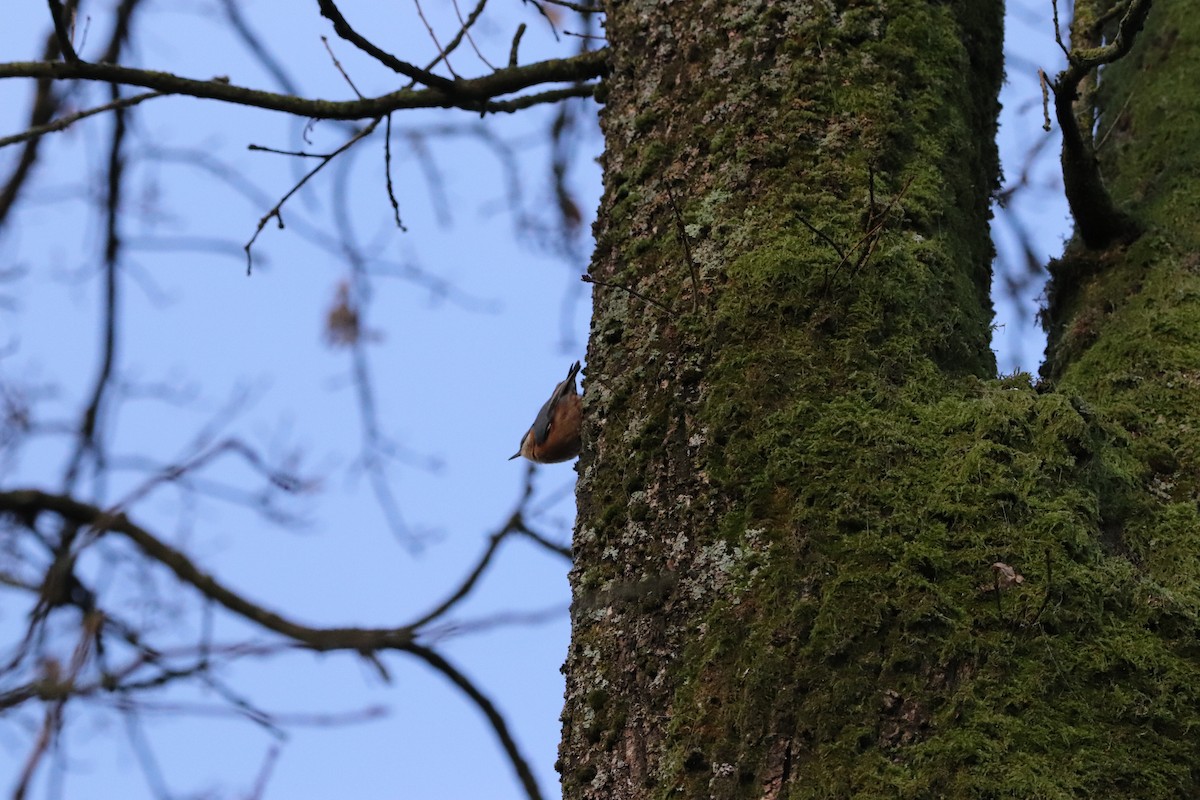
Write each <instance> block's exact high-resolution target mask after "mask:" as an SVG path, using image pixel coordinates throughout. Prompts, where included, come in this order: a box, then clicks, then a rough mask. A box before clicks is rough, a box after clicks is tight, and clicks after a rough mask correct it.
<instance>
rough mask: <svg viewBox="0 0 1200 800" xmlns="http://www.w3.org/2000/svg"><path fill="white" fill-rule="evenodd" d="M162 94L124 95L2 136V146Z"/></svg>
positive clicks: (62, 128)
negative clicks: (109, 101) (43, 123)
mask: <svg viewBox="0 0 1200 800" xmlns="http://www.w3.org/2000/svg"><path fill="white" fill-rule="evenodd" d="M162 96H163V95H162V92H145V93H144V94H135V95H133V96H131V97H122V98H120V99H118V100H114V101H112V102H111V103H105V104H104V105H102V106H96V107H95V108H89V109H85V110H84V111H77V112H75V113H74V114H68V115H67V116H65V117H59V118H58V119H56V120H54V121H53V122H48V123H46V124H45V125H37V126H34V127H32V128H28V129H26V130H24V131H21V132H20V133H14V134H13V135H12V136H5V137H3V138H0V147H8V146H9V145H12V144H19V143H21V142H27V141H29V140H30V139H36V138H37V137H39V136H45V135H46V134H47V133H55V132H57V131H61V130H65V129H67V128H69V127H71V126H72V125H74V124H75V123H76V122H79V120H81V119H87V118H88V117H92V116H95V115H96V114H103V113H104V112H106V111H115V110H117V109H124V108H131V107H133V106H136V105H137V104H138V103H141V102H142V101H144V100H149V99H150V98H152V97H162Z"/></svg>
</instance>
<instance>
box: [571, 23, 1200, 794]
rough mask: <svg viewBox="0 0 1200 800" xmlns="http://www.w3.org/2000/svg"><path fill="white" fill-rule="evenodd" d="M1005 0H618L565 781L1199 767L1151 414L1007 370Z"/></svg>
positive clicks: (696, 782)
mask: <svg viewBox="0 0 1200 800" xmlns="http://www.w3.org/2000/svg"><path fill="white" fill-rule="evenodd" d="M1001 14H1002V8H1001V4H1000V3H999V2H987V1H986V0H954V1H952V2H944V3H928V2H918V0H891V1H890V2H869V1H865V2H770V1H769V0H763V2H733V1H732V0H726V1H725V2H717V1H716V0H695V1H694V2H687V3H680V2H650V1H649V0H624V1H623V2H612V3H610V5H609V9H608V23H607V32H608V36H609V39H610V42H611V44H612V51H613V63H612V73H611V76H610V78H609V79H608V80H607V82H606V87H605V95H606V96H605V98H604V99H605V101H606V103H607V105H606V106H605V109H604V112H603V126H604V130H605V135H606V137H607V149H606V153H605V156H604V168H605V187H606V191H605V196H604V199H603V201H602V206H601V212H600V222H599V223H598V225H597V231H596V233H597V242H598V244H597V251H596V255H595V258H594V260H593V264H592V277H593V279H595V280H596V281H598V284H597V286H596V290H595V316H594V318H593V328H592V338H591V346H590V349H589V358H588V371H587V379H586V381H585V411H584V413H585V421H586V422H585V431H584V452H583V456H582V458H581V461H580V467H579V469H580V481H579V489H578V492H579V522H578V526H577V529H576V534H575V559H576V561H575V567H574V569H573V571H572V575H571V579H572V584H573V587H574V591H575V605H574V609H573V623H574V632H573V640H572V644H571V649H570V653H569V655H568V659H567V664H566V667H565V670H566V674H567V698H566V707H565V710H564V714H563V723H564V730H563V744H562V748H561V753H560V756H561V757H560V763H559V767H560V771H561V773H562V779H563V785H564V794H565V796H566V797H567V798H623V799H627V798H643V797H661V798H668V797H697V798H699V797H769V798H774V797H791V798H799V797H858V796H861V797H931V796H962V797H1039V798H1056V797H1076V796H1105V794H1104V793H1105V792H1109V793H1110V794H1109V795H1108V796H1113V794H1112V793H1115V794H1123V793H1125V790H1127V789H1128V788H1129V787H1130V786H1133V785H1136V786H1137V787H1138V790H1139V792H1147V793H1146V794H1144V795H1140V796H1163V797H1168V796H1175V794H1177V793H1178V791H1179V789H1180V787H1184V786H1188V787H1190V786H1192V783H1191V781H1192V780H1193V778H1194V775H1193V771H1194V764H1195V759H1196V755H1195V753H1194V752H1192V751H1194V750H1195V748H1194V747H1193V746H1192V744H1191V743H1190V742H1188V741H1187V740H1186V739H1185V738H1184V737H1183V736H1182V735H1181V732H1183V731H1187V730H1189V729H1190V728H1191V727H1192V726H1194V725H1195V724H1196V723H1198V722H1200V719H1198V716H1200V714H1198V713H1197V710H1196V709H1197V707H1198V705H1200V704H1198V703H1197V702H1196V701H1197V699H1198V698H1197V697H1196V693H1197V688H1196V687H1200V673H1198V672H1197V670H1196V669H1195V664H1194V662H1193V661H1192V660H1191V658H1192V656H1193V655H1194V652H1193V650H1192V649H1189V648H1194V647H1195V645H1194V644H1193V643H1194V642H1195V641H1196V634H1197V631H1196V630H1195V627H1196V626H1195V611H1196V608H1197V606H1196V603H1195V598H1196V594H1195V592H1194V586H1193V579H1192V578H1189V579H1188V580H1187V581H1186V582H1185V583H1186V585H1182V584H1180V583H1179V581H1177V580H1174V579H1172V580H1171V581H1167V580H1166V579H1165V577H1164V576H1162V575H1157V574H1152V573H1150V572H1148V571H1147V570H1146V561H1147V555H1146V553H1145V552H1143V553H1142V555H1139V556H1137V557H1134V555H1133V552H1132V550H1131V546H1130V544H1129V543H1128V539H1127V532H1128V530H1129V529H1130V526H1131V523H1130V519H1131V518H1132V516H1133V515H1136V514H1141V513H1145V512H1146V510H1147V503H1150V504H1153V503H1155V502H1157V501H1156V500H1154V499H1153V498H1150V497H1148V496H1147V495H1146V493H1145V492H1144V491H1143V488H1144V486H1143V482H1144V479H1145V475H1144V474H1142V473H1141V472H1139V469H1140V462H1139V461H1138V457H1137V455H1136V454H1135V453H1134V452H1132V451H1133V449H1134V448H1132V447H1129V446H1126V445H1128V444H1129V443H1130V440H1131V437H1130V436H1129V435H1128V434H1127V433H1126V432H1125V431H1123V430H1122V429H1120V428H1119V427H1118V426H1117V425H1114V424H1112V423H1111V422H1109V421H1107V419H1106V418H1103V417H1101V416H1099V415H1097V414H1096V413H1095V412H1094V411H1093V409H1092V408H1091V407H1090V406H1089V403H1088V402H1085V401H1084V400H1081V399H1079V397H1078V396H1077V395H1072V394H1067V393H1062V392H1042V393H1039V392H1036V391H1035V390H1034V389H1033V388H1031V387H1030V385H1029V381H1028V377H1027V376H1016V377H1014V378H1011V379H1006V380H1002V381H997V380H995V379H994V378H993V375H994V369H995V366H994V362H993V360H992V356H991V353H990V350H989V349H988V325H989V323H990V316H991V314H990V303H989V300H988V296H987V295H988V285H989V277H990V263H991V258H992V250H991V245H990V243H989V240H988V234H987V219H988V201H989V196H990V193H991V191H992V190H993V189H994V187H995V184H996V181H997V164H996V154H995V149H994V144H993V141H994V135H995V118H996V111H997V103H996V94H997V90H998V86H999V82H1000V80H1001V64H1000V37H1001ZM1193 119H1194V118H1193ZM1120 183H1121V180H1120V179H1118V180H1117V181H1116V185H1120ZM872 185H873V192H872ZM872 193H873V196H874V205H872V202H871V198H872ZM672 198H674V203H673V202H672ZM673 205H674V206H675V207H677V208H678V212H679V214H678V217H679V219H677V216H676V213H675V211H674V209H673V207H672V206H673ZM1193 218H1194V215H1193ZM814 229H815V230H814ZM815 231H819V233H818V232H815ZM1193 252H1194V251H1193ZM1193 269H1194V265H1193ZM639 295H640V296H641V297H639ZM642 297H644V298H649V299H651V300H652V301H653V302H652V303H647V302H645V301H644V300H643V299H641V298H642ZM1192 330H1196V328H1194V327H1193V328H1192ZM1193 363H1195V362H1193ZM1193 375H1194V373H1193ZM1193 385H1194V384H1193ZM1189 463H1191V464H1192V465H1193V466H1194V462H1189ZM1189 488H1190V487H1189ZM1190 502H1191V505H1190V506H1187V505H1186V504H1183V505H1180V506H1179V507H1174V506H1172V507H1171V508H1170V509H1169V510H1168V511H1166V512H1163V513H1168V514H1173V515H1175V517H1174V518H1177V521H1178V523H1179V525H1183V524H1194V523H1195V522H1196V520H1195V519H1194V518H1195V516H1196V515H1195V503H1194V494H1193V495H1192V499H1191V500H1190ZM1189 509H1190V510H1189ZM1143 547H1144V548H1145V547H1150V545H1149V544H1148V543H1145V542H1143ZM1196 550H1200V548H1193V550H1192V552H1195V551H1196ZM1173 555H1174V557H1175V558H1180V557H1182V555H1183V554H1182V553H1181V552H1179V553H1174V554H1173ZM1156 556H1157V554H1156ZM1188 559H1189V560H1188V563H1189V564H1194V559H1192V557H1191V556H1190V554H1189V555H1188ZM995 562H1004V563H1006V564H1010V565H1012V566H1013V567H1015V568H1016V569H1018V570H1019V571H1020V572H1021V573H1023V575H1024V577H1025V581H1024V582H1023V583H1019V584H1015V585H1013V586H1009V587H1005V588H1003V589H1002V590H999V591H997V590H996V589H995V588H994V587H995V575H997V574H999V573H996V572H993V570H992V569H991V565H992V564H993V563H995ZM1189 570H1190V571H1189V573H1188V574H1189V575H1193V574H1195V570H1194V568H1189ZM1173 792H1174V793H1175V794H1173Z"/></svg>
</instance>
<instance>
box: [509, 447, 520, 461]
mask: <svg viewBox="0 0 1200 800" xmlns="http://www.w3.org/2000/svg"><path fill="white" fill-rule="evenodd" d="M520 457H521V451H520V450H518V451H517V452H515V453H513V454H512V455H511V456H509V457H508V460H509V461H512V460H513V459H514V458H520Z"/></svg>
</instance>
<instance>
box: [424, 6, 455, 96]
mask: <svg viewBox="0 0 1200 800" xmlns="http://www.w3.org/2000/svg"><path fill="white" fill-rule="evenodd" d="M413 5H415V6H416V7H417V16H418V17H420V18H421V23H422V24H424V25H425V30H426V31H427V32H428V33H429V38H430V39H432V40H433V46H434V47H436V48H437V51H438V56H439V58H440V60H441V62H442V63H443V64H445V65H446V69H448V70H450V74H451V75H453V76H454V77H455V78H456V79H457V78H458V77H459V75H458V73H457V72H455V71H454V67H452V66H450V58H449V55H450V54H449V53H448V52H447V51H446V49H445V48H443V47H442V45H441V43H440V42H438V38H437V34H436V33H434V32H433V26H432V25H430V24H429V20H427V19H425V11H424V9H422V8H421V0H413Z"/></svg>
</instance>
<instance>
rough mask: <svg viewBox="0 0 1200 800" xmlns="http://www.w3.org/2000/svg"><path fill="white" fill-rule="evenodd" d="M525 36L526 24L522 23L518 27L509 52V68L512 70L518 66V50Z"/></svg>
mask: <svg viewBox="0 0 1200 800" xmlns="http://www.w3.org/2000/svg"><path fill="white" fill-rule="evenodd" d="M524 35H525V23H524V22H522V23H521V24H520V25H518V26H517V32H516V33H514V34H513V40H512V47H510V48H509V50H508V66H509V69H512V68H513V67H515V66H516V65H517V48H519V47H520V46H521V37H522V36H524Z"/></svg>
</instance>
